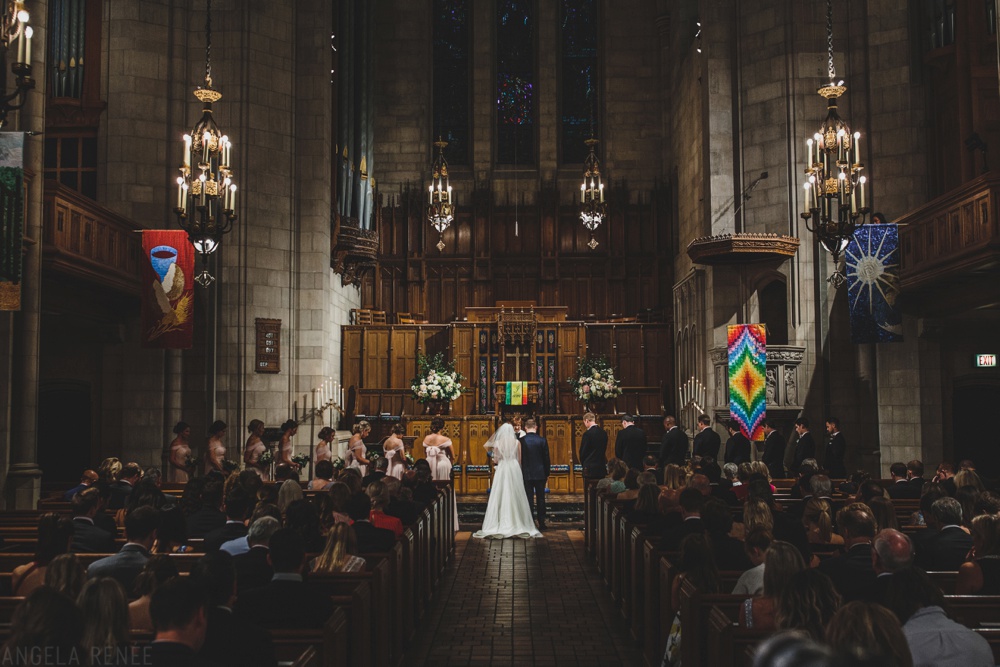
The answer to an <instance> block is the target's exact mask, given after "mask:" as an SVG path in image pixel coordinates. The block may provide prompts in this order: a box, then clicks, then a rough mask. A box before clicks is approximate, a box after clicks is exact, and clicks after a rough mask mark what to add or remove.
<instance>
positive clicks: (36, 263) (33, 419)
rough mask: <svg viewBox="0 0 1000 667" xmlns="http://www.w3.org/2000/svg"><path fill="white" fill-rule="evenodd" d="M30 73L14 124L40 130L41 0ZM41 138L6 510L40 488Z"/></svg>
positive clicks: (33, 142)
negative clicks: (29, 85)
mask: <svg viewBox="0 0 1000 667" xmlns="http://www.w3.org/2000/svg"><path fill="white" fill-rule="evenodd" d="M31 12H32V19H33V20H32V22H31V25H32V29H33V30H34V32H35V36H34V39H32V47H33V48H32V54H31V56H32V64H33V67H32V72H33V74H34V78H35V81H36V84H35V89H34V90H33V91H31V92H30V93H28V102H27V104H26V105H25V111H21V112H20V113H19V116H20V117H19V118H18V121H19V122H18V123H15V124H13V125H14V126H15V127H18V128H19V129H21V130H23V131H35V132H38V133H41V132H42V131H43V130H44V129H45V81H46V78H45V57H46V51H45V44H46V43H47V41H48V40H47V39H46V35H47V29H46V26H45V19H46V17H47V16H48V2H47V0H38V1H37V2H34V3H32V6H31ZM42 149H43V144H42V138H41V137H38V136H34V137H25V141H24V168H25V172H26V173H29V174H31V176H32V178H31V181H30V182H29V183H28V188H27V197H26V200H25V203H24V235H25V236H26V237H27V238H29V239H31V240H32V241H33V242H32V243H30V244H25V248H26V249H27V254H26V255H25V257H24V272H23V277H22V279H21V312H20V313H19V314H18V315H17V316H16V317H15V320H14V321H15V335H17V336H18V340H17V341H16V342H15V351H16V352H15V357H14V364H13V373H14V382H13V387H14V388H15V392H16V393H15V394H12V396H13V395H16V396H17V397H18V400H17V402H15V403H14V404H13V406H12V407H13V409H12V412H13V413H14V414H15V415H16V418H15V421H14V427H13V429H12V433H11V443H10V444H11V446H10V468H9V469H8V470H7V483H6V485H5V488H4V491H5V493H4V495H5V500H6V508H7V509H34V508H35V506H36V505H37V503H38V497H39V495H40V492H41V482H42V480H41V478H42V471H41V470H40V469H39V467H38V463H37V461H36V459H37V458H38V456H37V454H38V352H39V346H40V342H41V341H40V327H41V305H42V288H41V278H42V206H43V202H44V194H45V192H44V182H45V179H44V178H43V176H42V173H43V166H44V163H43V155H42Z"/></svg>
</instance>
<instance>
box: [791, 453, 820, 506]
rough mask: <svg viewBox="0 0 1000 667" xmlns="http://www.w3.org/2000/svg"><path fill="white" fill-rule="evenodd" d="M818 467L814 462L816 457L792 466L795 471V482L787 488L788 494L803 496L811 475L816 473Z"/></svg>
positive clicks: (794, 496) (797, 496)
mask: <svg viewBox="0 0 1000 667" xmlns="http://www.w3.org/2000/svg"><path fill="white" fill-rule="evenodd" d="M818 469H819V464H817V463H816V459H805V460H804V461H803V462H802V463H800V464H799V465H798V467H793V470H794V471H795V472H796V480H795V484H792V488H790V489H789V490H788V495H789V496H791V497H792V498H803V497H805V496H807V495H808V494H809V493H810V491H809V480H810V479H812V476H813V475H815V474H816V471H817V470H818Z"/></svg>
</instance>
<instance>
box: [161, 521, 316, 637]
mask: <svg viewBox="0 0 1000 667" xmlns="http://www.w3.org/2000/svg"><path fill="white" fill-rule="evenodd" d="M269 549H270V551H269V553H268V559H269V561H270V563H271V566H272V567H273V568H274V576H273V577H272V578H271V581H270V582H269V583H268V584H266V585H265V586H261V587H260V588H252V589H250V590H248V591H245V592H243V593H242V594H241V595H240V597H239V599H238V600H237V601H236V611H237V613H239V614H241V615H242V616H243V617H244V618H248V619H251V620H253V621H254V622H257V623H259V624H260V625H262V626H264V627H265V628H272V629H273V628H299V629H306V628H312V629H316V628H321V627H323V624H324V623H326V621H327V619H329V618H330V614H332V613H333V601H332V600H331V599H330V598H329V597H328V596H326V595H324V594H323V593H320V592H319V591H317V590H316V589H315V588H312V587H310V586H308V585H306V583H305V582H304V581H303V578H302V570H303V567H304V566H305V559H306V551H305V541H304V540H303V539H302V535H300V534H299V533H297V532H296V531H294V530H291V529H289V528H281V529H280V530H277V531H275V533H274V535H272V536H271V541H270V546H269ZM154 599H155V598H154ZM154 620H155V617H154Z"/></svg>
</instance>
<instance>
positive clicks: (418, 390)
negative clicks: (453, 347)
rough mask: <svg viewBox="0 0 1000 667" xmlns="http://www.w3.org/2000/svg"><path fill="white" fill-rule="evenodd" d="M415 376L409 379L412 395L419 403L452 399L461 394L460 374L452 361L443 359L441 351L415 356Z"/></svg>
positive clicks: (462, 378) (461, 378)
mask: <svg viewBox="0 0 1000 667" xmlns="http://www.w3.org/2000/svg"><path fill="white" fill-rule="evenodd" d="M417 373H418V375H417V377H415V378H413V380H411V381H410V390H411V391H412V392H413V397H414V398H416V399H417V401H419V402H420V403H427V402H429V401H454V400H455V399H457V398H458V397H459V396H461V395H462V382H461V381H462V380H464V379H465V378H464V377H462V374H461V373H459V372H458V371H456V370H455V365H454V363H448V362H445V360H444V355H443V354H441V353H438V354H435V355H434V356H433V357H425V356H423V355H419V356H418V357H417Z"/></svg>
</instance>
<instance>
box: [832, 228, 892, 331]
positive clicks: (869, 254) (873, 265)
mask: <svg viewBox="0 0 1000 667" xmlns="http://www.w3.org/2000/svg"><path fill="white" fill-rule="evenodd" d="M846 256H847V299H848V303H849V306H850V312H851V342H852V343H898V342H901V341H902V340H903V316H902V314H901V313H900V312H899V310H898V309H897V307H896V299H897V297H898V296H899V230H898V228H897V227H896V225H895V224H881V225H877V224H871V225H863V226H862V227H859V228H858V230H857V231H856V232H854V237H853V238H852V239H851V242H850V243H849V244H848V246H847V253H846Z"/></svg>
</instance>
